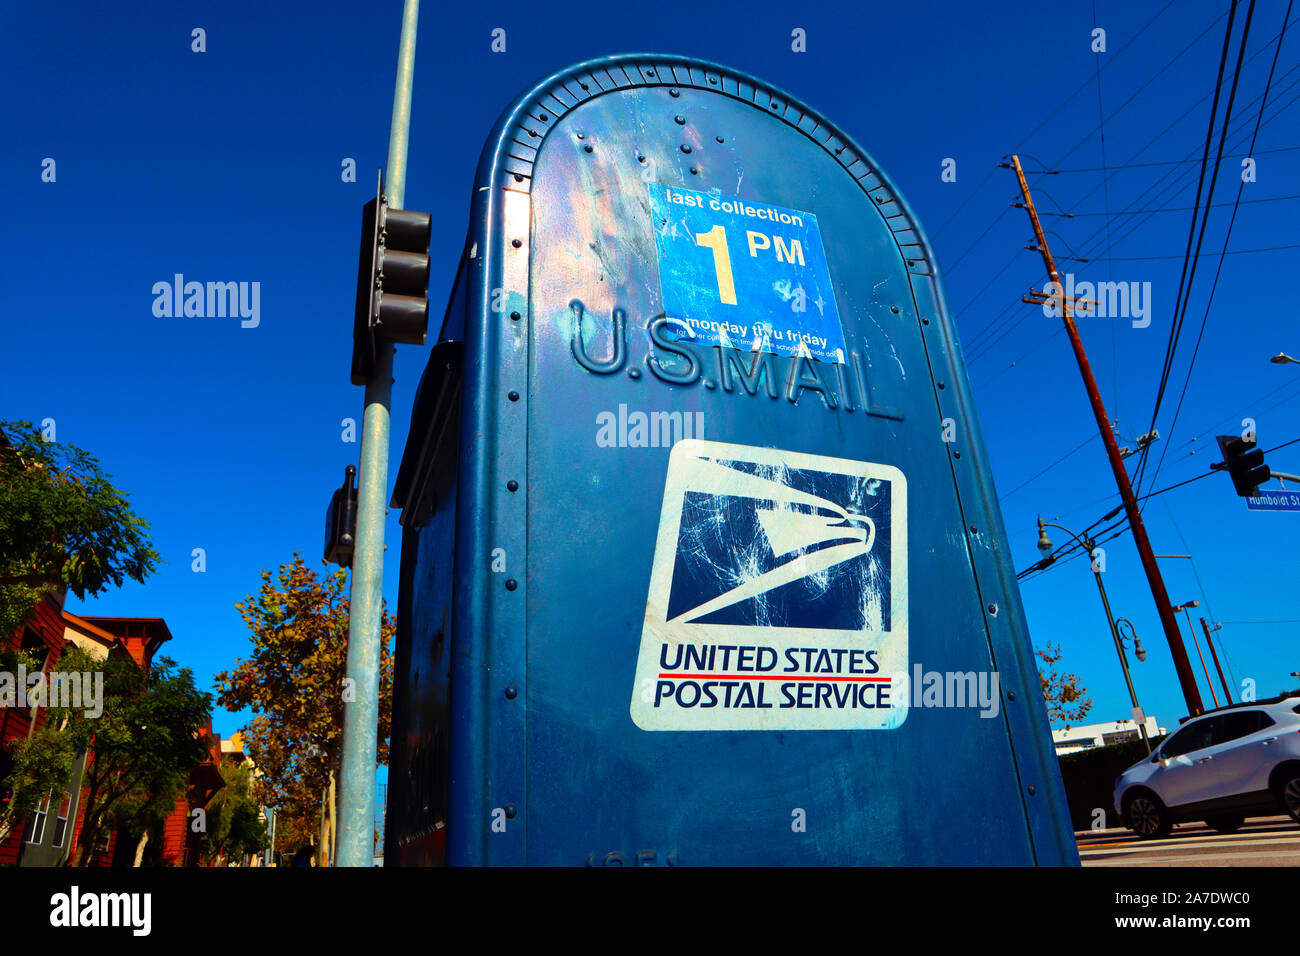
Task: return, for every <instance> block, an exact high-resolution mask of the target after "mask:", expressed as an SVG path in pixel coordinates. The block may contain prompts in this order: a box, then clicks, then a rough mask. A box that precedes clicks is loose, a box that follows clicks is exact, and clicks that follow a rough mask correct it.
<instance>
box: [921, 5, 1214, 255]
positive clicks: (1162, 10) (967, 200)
mask: <svg viewBox="0 0 1300 956" xmlns="http://www.w3.org/2000/svg"><path fill="white" fill-rule="evenodd" d="M1174 2H1175V0H1169V2H1168V3H1166V4H1165V5H1164V6H1163V7H1161V8H1160V9H1159V10H1157V11H1156V13H1155V16H1153V17H1152V18H1151V19H1150V20H1148V21H1147V22H1146V23H1145V24H1143V25H1142V27H1141V29H1139V30H1138V31H1137V33H1135V34H1133V36H1131V37H1130V38H1129V40H1128V42H1127V43H1125V44H1124V45H1123V46H1122V47H1120V48H1119V49H1118V50H1116V51H1115V54H1114V56H1111V57H1109V58H1107V61H1106V63H1105V65H1103V66H1102V69H1103V70H1104V69H1106V67H1108V66H1110V65H1111V64H1112V63H1114V62H1115V61H1116V60H1118V59H1119V58H1120V57H1121V56H1122V55H1123V54H1124V51H1126V50H1127V49H1128V48H1129V47H1130V46H1132V45H1133V44H1134V43H1135V42H1137V39H1138V37H1140V36H1142V34H1144V33H1146V31H1147V29H1148V28H1149V27H1150V26H1151V24H1153V23H1155V22H1156V21H1157V20H1159V19H1160V18H1161V17H1162V16H1164V14H1165V12H1166V11H1167V10H1169V9H1170V8H1171V7H1172V6H1173V5H1174ZM1094 19H1095V18H1094ZM1222 19H1223V15H1222V14H1221V15H1220V16H1219V20H1222ZM1214 22H1215V23H1218V20H1216V21H1214ZM1211 26H1213V24H1211ZM1089 82H1090V81H1089V80H1084V81H1083V82H1082V83H1080V84H1079V86H1078V88H1076V89H1075V91H1074V92H1073V93H1071V94H1070V95H1069V96H1067V97H1066V98H1065V99H1064V100H1062V101H1061V102H1060V103H1059V104H1058V105H1057V106H1056V108H1055V109H1054V110H1052V111H1051V112H1050V113H1048V114H1047V115H1046V116H1045V117H1044V118H1043V120H1042V122H1040V123H1039V124H1038V125H1037V126H1035V127H1034V128H1033V129H1032V130H1030V131H1029V132H1028V133H1026V134H1025V136H1024V137H1022V138H1021V140H1020V142H1019V143H1017V144H1016V145H1015V147H1014V148H1013V150H1012V152H1015V150H1018V149H1019V148H1020V147H1021V146H1024V145H1025V143H1027V142H1029V141H1030V140H1031V139H1033V137H1034V136H1035V135H1036V134H1037V133H1038V131H1039V130H1041V129H1042V128H1043V127H1044V126H1046V125H1047V124H1048V123H1050V122H1051V121H1052V120H1054V119H1055V118H1056V115H1057V114H1058V113H1060V112H1061V110H1062V109H1064V108H1065V106H1066V104H1067V103H1069V102H1070V101H1071V100H1073V99H1074V98H1075V97H1076V96H1078V95H1079V94H1080V93H1082V92H1083V91H1084V89H1086V88H1087V86H1088V84H1089ZM997 171H998V167H997V166H996V165H995V166H994V167H993V168H992V169H990V170H989V172H988V174H987V175H986V176H985V177H984V178H983V179H982V180H980V182H979V183H978V185H976V187H975V188H974V189H973V190H971V193H970V195H968V196H967V197H966V198H965V199H964V200H962V202H961V205H959V206H958V207H957V208H956V209H954V210H953V211H952V215H950V216H949V217H948V218H947V219H945V220H944V221H943V223H942V224H941V225H940V226H939V228H938V229H936V230H935V231H934V238H935V239H938V238H939V236H940V234H941V233H943V231H944V230H945V229H947V228H948V227H949V226H950V225H952V223H953V222H955V221H956V219H957V217H958V216H959V215H961V212H962V210H963V209H965V208H966V206H967V205H969V204H970V201H971V200H972V199H974V198H975V196H976V195H978V194H979V191H980V190H981V189H983V188H984V187H985V186H987V185H988V184H989V181H990V180H992V179H993V177H994V176H995V175H996V174H997Z"/></svg>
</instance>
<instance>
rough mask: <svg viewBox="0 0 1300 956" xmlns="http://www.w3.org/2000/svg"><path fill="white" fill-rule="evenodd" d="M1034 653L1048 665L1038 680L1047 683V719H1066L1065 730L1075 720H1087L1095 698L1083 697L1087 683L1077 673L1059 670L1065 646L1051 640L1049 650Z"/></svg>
mask: <svg viewBox="0 0 1300 956" xmlns="http://www.w3.org/2000/svg"><path fill="white" fill-rule="evenodd" d="M1034 654H1035V656H1037V657H1038V658H1039V659H1040V660H1041V661H1042V662H1043V663H1044V664H1046V665H1047V668H1048V670H1047V674H1046V675H1044V674H1043V672H1042V670H1041V669H1040V670H1039V672H1038V679H1039V680H1040V681H1041V682H1042V684H1043V699H1044V700H1045V701H1046V702H1047V718H1048V720H1051V721H1053V722H1055V721H1061V722H1063V723H1064V724H1065V729H1066V730H1069V729H1070V724H1071V723H1073V722H1075V721H1080V720H1083V718H1084V717H1086V716H1087V715H1088V711H1090V710H1092V698H1091V697H1084V696H1083V695H1084V693H1085V690H1084V688H1083V685H1082V684H1080V683H1079V678H1078V677H1076V676H1075V675H1074V674H1067V673H1059V674H1058V673H1057V672H1056V667H1055V665H1056V664H1057V662H1058V661H1060V660H1061V658H1062V657H1063V656H1064V653H1063V652H1062V650H1061V645H1059V644H1056V645H1053V644H1051V643H1048V645H1047V650H1045V651H1035V652H1034Z"/></svg>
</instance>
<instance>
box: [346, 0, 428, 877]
mask: <svg viewBox="0 0 1300 956" xmlns="http://www.w3.org/2000/svg"><path fill="white" fill-rule="evenodd" d="M419 16H420V0H406V2H405V5H404V7H403V9H402V39H401V43H400V46H399V47H398V53H397V83H396V86H395V88H394V90H393V118H392V124H391V125H390V126H389V132H388V168H387V170H386V174H385V177H384V183H385V193H386V195H387V198H388V204H389V206H391V207H392V208H394V209H401V208H402V207H403V203H404V201H405V193H406V150H407V143H408V138H409V137H408V134H409V131H410V128H411V88H412V80H413V78H414V75H415V28H416V24H417V22H418V21H419ZM393 351H394V349H393V345H392V343H391V342H389V341H386V340H381V341H379V342H377V347H376V348H375V361H374V364H373V365H372V366H371V368H370V372H369V376H368V378H367V381H366V397H365V414H364V416H363V418H362V426H361V470H360V473H359V475H358V482H357V535H356V545H355V550H354V551H353V556H352V589H351V592H350V596H349V600H350V602H351V603H350V607H351V613H350V614H349V615H348V663H347V675H348V680H349V681H350V682H351V683H350V685H349V686H348V687H347V688H346V690H347V691H350V693H348V694H347V696H345V697H344V704H343V770H342V780H341V787H340V789H341V790H342V793H341V794H340V799H339V820H338V824H337V825H338V826H339V828H340V830H339V834H338V837H337V842H338V855H337V857H336V862H335V865H337V866H366V867H368V866H371V865H372V864H373V861H374V830H373V826H374V819H375V767H376V765H377V754H378V752H379V741H378V737H379V657H380V633H379V631H380V612H381V609H382V607H383V585H384V517H385V515H387V513H388V507H387V505H388V429H389V423H390V419H391V410H390V406H391V404H392V397H393Z"/></svg>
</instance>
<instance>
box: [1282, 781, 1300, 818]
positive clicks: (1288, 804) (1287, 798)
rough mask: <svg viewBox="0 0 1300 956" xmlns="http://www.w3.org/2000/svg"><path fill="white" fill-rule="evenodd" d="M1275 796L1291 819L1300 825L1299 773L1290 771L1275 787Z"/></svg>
mask: <svg viewBox="0 0 1300 956" xmlns="http://www.w3.org/2000/svg"><path fill="white" fill-rule="evenodd" d="M1277 795H1278V798H1279V799H1280V800H1281V801H1282V806H1283V808H1284V809H1285V810H1286V812H1287V813H1289V814H1291V819H1292V820H1294V821H1295V822H1296V823H1300V771H1295V770H1292V771H1291V772H1290V773H1289V774H1288V775H1287V776H1285V777H1283V778H1282V780H1281V781H1280V782H1279V783H1278V785H1277Z"/></svg>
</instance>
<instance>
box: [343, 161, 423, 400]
mask: <svg viewBox="0 0 1300 956" xmlns="http://www.w3.org/2000/svg"><path fill="white" fill-rule="evenodd" d="M431 228H432V223H431V217H430V216H429V214H428V213H424V212H412V211H410V210H409V209H391V208H389V205H388V200H387V198H386V197H385V196H384V192H383V183H382V182H381V183H380V186H379V190H378V195H376V197H375V198H374V199H372V200H370V202H368V203H366V205H365V207H364V208H363V210H362V213H361V251H360V253H359V256H358V262H357V307H356V315H355V318H354V321H353V325H352V384H353V385H364V384H366V381H367V380H368V379H369V377H370V370H371V369H372V368H373V367H374V363H375V355H376V354H377V350H378V349H379V348H382V347H386V346H387V345H388V344H391V343H399V344H402V345H423V344H424V337H425V333H426V332H427V331H428V327H429V237H430V233H431Z"/></svg>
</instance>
